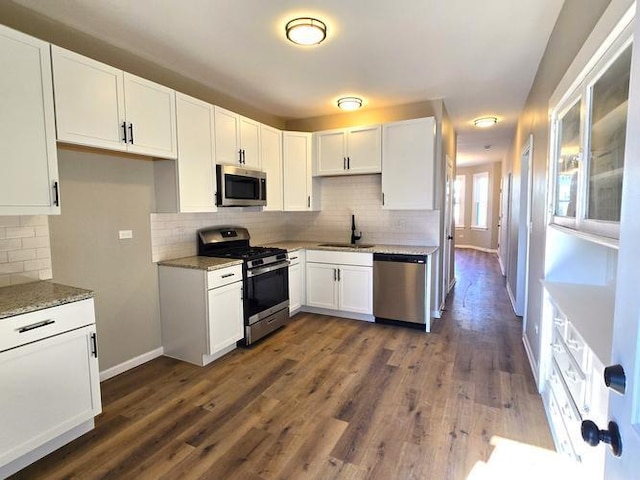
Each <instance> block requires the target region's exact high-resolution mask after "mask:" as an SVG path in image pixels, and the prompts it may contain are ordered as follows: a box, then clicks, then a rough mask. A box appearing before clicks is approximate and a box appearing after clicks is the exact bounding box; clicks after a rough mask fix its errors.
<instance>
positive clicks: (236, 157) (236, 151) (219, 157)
mask: <svg viewBox="0 0 640 480" xmlns="http://www.w3.org/2000/svg"><path fill="white" fill-rule="evenodd" d="M215 115H216V120H215V133H216V140H215V143H216V163H223V164H227V165H238V166H242V167H246V168H251V169H254V170H260V124H259V123H258V122H256V121H254V120H251V119H249V118H246V117H243V116H241V115H238V114H237V113H234V112H231V111H229V110H225V109H224V108H221V107H215Z"/></svg>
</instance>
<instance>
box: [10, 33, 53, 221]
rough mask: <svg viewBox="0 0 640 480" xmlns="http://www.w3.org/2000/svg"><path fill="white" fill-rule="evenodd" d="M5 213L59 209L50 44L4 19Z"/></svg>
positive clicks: (30, 212)
mask: <svg viewBox="0 0 640 480" xmlns="http://www.w3.org/2000/svg"><path fill="white" fill-rule="evenodd" d="M0 65H2V66H3V74H2V75H0V161H1V162H2V175H0V215H13V214H16V215H22V214H42V213H45V214H46V213H60V208H59V206H58V205H57V203H58V202H57V194H56V192H54V186H55V187H56V188H57V181H58V159H57V151H56V138H55V120H54V110H53V91H52V85H51V57H50V55H49V44H48V43H45V42H42V41H40V40H37V39H35V38H32V37H29V36H28V35H24V34H22V33H19V32H16V31H14V30H11V29H9V28H6V27H4V26H2V25H0Z"/></svg>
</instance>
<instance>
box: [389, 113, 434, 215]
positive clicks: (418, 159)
mask: <svg viewBox="0 0 640 480" xmlns="http://www.w3.org/2000/svg"><path fill="white" fill-rule="evenodd" d="M435 137H436V120H435V117H427V118H418V119H415V120H405V121H401V122H394V123H387V124H385V125H383V127H382V206H383V208H386V209H390V210H432V209H433V208H434V196H435Z"/></svg>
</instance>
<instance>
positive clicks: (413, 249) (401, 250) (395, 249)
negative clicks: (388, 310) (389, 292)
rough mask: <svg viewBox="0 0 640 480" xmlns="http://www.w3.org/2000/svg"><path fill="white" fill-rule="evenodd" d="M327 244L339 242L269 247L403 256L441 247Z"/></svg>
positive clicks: (294, 243)
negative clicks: (336, 245) (332, 245)
mask: <svg viewBox="0 0 640 480" xmlns="http://www.w3.org/2000/svg"><path fill="white" fill-rule="evenodd" d="M325 243H339V242H299V241H295V240H283V241H282V242H274V243H270V244H269V245H268V246H269V247H279V248H284V249H286V250H287V251H289V252H294V251H296V250H300V249H309V250H329V251H332V252H362V253H396V254H401V255H433V254H434V253H435V252H436V251H437V250H438V248H439V247H435V246H430V245H417V246H416V245H382V244H381V245H372V246H371V247H367V248H351V247H349V246H348V245H347V244H345V246H340V247H331V246H328V247H327V246H323V244H325Z"/></svg>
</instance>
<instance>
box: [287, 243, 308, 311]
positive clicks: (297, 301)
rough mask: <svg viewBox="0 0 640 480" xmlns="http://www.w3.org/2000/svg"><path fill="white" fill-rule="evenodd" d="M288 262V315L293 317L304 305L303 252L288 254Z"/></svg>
mask: <svg viewBox="0 0 640 480" xmlns="http://www.w3.org/2000/svg"><path fill="white" fill-rule="evenodd" d="M289 262H291V263H290V264H289V315H295V314H296V313H298V311H299V310H300V308H302V305H304V304H305V298H304V296H305V265H306V262H305V251H304V250H296V251H293V252H291V253H289Z"/></svg>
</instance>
